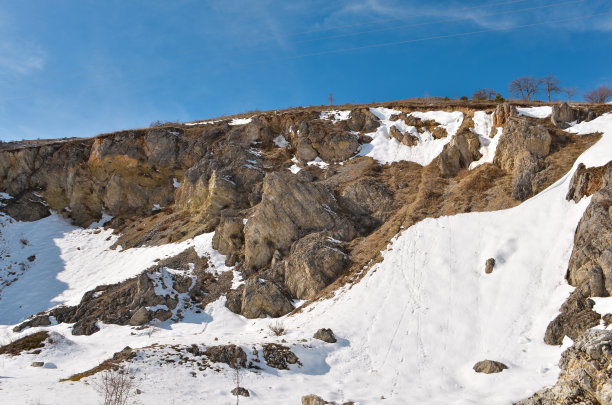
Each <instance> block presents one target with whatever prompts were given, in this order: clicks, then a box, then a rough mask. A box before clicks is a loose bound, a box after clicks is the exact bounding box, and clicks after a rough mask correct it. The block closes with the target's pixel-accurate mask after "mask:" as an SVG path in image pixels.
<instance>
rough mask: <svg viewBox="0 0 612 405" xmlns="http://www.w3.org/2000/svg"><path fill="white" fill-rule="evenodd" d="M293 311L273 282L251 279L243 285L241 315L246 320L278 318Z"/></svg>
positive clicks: (287, 300)
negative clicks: (267, 317)
mask: <svg viewBox="0 0 612 405" xmlns="http://www.w3.org/2000/svg"><path fill="white" fill-rule="evenodd" d="M292 310H293V305H292V304H291V301H290V300H289V298H288V297H287V296H286V295H285V293H284V292H283V291H282V289H281V288H280V287H279V286H278V285H277V284H276V283H274V282H273V281H268V280H264V279H261V278H259V277H251V278H250V279H248V280H247V281H246V283H245V285H244V290H243V293H242V306H241V313H242V315H244V316H245V317H247V318H265V317H266V316H271V317H273V318H278V317H279V316H283V315H285V314H287V313H289V312H291V311H292Z"/></svg>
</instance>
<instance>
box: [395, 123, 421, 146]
mask: <svg viewBox="0 0 612 405" xmlns="http://www.w3.org/2000/svg"><path fill="white" fill-rule="evenodd" d="M389 137H390V138H395V139H397V140H398V141H399V142H400V143H401V144H403V145H406V146H415V145H417V144H418V142H419V138H417V137H416V136H414V135H412V134H411V133H410V132H408V131H406V132H405V133H402V132H401V131H400V130H399V129H397V127H396V126H393V127H391V129H390V130H389Z"/></svg>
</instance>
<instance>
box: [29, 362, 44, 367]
mask: <svg viewBox="0 0 612 405" xmlns="http://www.w3.org/2000/svg"><path fill="white" fill-rule="evenodd" d="M44 365H45V362H44V361H34V362H32V364H30V367H42V366H44Z"/></svg>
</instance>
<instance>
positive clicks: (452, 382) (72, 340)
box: [0, 114, 612, 404]
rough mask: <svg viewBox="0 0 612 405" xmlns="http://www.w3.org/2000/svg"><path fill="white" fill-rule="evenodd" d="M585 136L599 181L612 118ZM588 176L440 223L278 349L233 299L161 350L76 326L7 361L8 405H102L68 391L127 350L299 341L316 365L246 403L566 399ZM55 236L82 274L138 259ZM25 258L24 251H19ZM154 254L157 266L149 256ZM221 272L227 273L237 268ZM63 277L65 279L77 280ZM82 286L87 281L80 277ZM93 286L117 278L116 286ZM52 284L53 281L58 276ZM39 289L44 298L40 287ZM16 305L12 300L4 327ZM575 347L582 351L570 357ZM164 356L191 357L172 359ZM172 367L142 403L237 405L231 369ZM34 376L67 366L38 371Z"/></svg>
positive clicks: (148, 366)
mask: <svg viewBox="0 0 612 405" xmlns="http://www.w3.org/2000/svg"><path fill="white" fill-rule="evenodd" d="M570 130H571V131H572V132H575V133H590V132H594V131H602V132H603V133H604V135H603V137H602V139H601V140H600V141H599V142H598V143H597V144H595V145H594V146H593V147H591V148H590V149H589V150H587V151H586V152H585V153H584V154H583V155H582V156H581V157H580V158H579V159H578V161H577V162H576V165H577V164H578V163H580V162H583V163H585V164H586V166H589V167H590V166H598V165H602V164H605V163H606V162H607V161H608V160H610V157H611V156H610V151H611V150H612V114H607V115H605V116H602V117H600V118H597V119H596V120H593V121H591V122H588V123H583V124H579V125H576V126H574V127H572V128H571V129H570ZM572 173H573V169H572V170H571V171H570V172H569V173H568V174H566V175H565V176H564V177H563V178H562V179H560V180H559V181H558V182H556V183H555V184H553V185H552V186H550V187H549V188H548V189H546V190H545V191H543V192H542V193H540V194H538V195H537V196H535V197H533V198H531V199H530V200H528V201H526V202H524V203H523V204H521V205H519V206H517V207H515V208H512V209H508V210H504V211H497V212H484V213H468V214H462V215H456V216H452V217H441V218H437V219H427V220H424V221H422V222H420V223H418V224H416V225H414V226H412V227H410V228H409V229H405V230H403V232H401V233H400V234H398V235H397V236H396V237H395V238H394V240H393V241H392V242H391V243H390V245H389V246H388V248H387V249H386V250H385V251H384V252H383V257H384V260H383V261H382V262H381V263H379V264H376V265H374V266H373V268H372V269H370V270H369V271H368V272H367V274H365V276H364V277H363V279H362V280H361V281H360V282H358V283H357V284H355V285H353V286H351V287H348V286H347V287H344V288H342V289H340V290H338V291H337V292H336V294H335V297H334V298H331V299H328V300H326V301H321V302H318V303H316V304H313V305H311V306H309V307H307V308H305V310H304V311H302V312H301V313H299V314H296V315H294V316H289V317H285V318H284V319H283V320H282V321H283V322H284V326H285V328H286V329H287V330H288V334H287V335H285V336H282V337H271V336H270V333H269V332H268V330H267V326H268V325H269V324H270V323H274V322H276V321H277V320H272V319H257V320H248V319H245V318H243V317H241V316H237V315H235V314H233V313H231V312H230V311H228V310H227V309H226V308H225V307H224V298H221V299H220V300H218V301H216V302H215V303H213V304H211V305H209V306H208V307H207V309H206V311H205V312H204V313H202V314H195V313H194V314H187V316H186V318H185V321H184V322H181V323H177V324H169V323H164V324H162V325H160V328H159V330H156V331H155V332H154V333H153V334H151V335H150V336H149V334H148V333H147V331H146V330H144V331H142V330H140V331H139V330H135V329H133V328H130V327H120V326H115V325H101V326H102V328H101V331H100V332H98V333H96V334H94V335H92V336H89V337H88V336H72V335H70V332H69V326H68V325H55V326H52V327H50V328H47V329H50V330H53V331H56V332H58V333H61V334H63V335H64V336H65V337H66V339H65V340H62V339H60V340H59V343H57V344H55V345H54V346H53V348H52V349H50V350H45V351H43V352H42V353H41V354H40V355H22V356H18V357H12V358H11V357H5V356H3V357H2V362H1V363H0V403H10V404H21V403H23V404H25V403H32V402H36V401H40V403H45V404H60V403H80V404H95V403H98V397H97V396H96V394H95V392H94V391H93V389H92V387H91V385H87V384H85V383H84V382H80V383H58V382H57V381H58V379H59V378H63V377H67V376H69V375H71V374H72V373H75V372H80V371H84V370H86V369H88V368H90V367H93V366H95V365H97V364H99V363H100V362H101V361H102V360H104V359H106V358H108V357H110V356H111V355H112V353H114V352H116V351H119V350H121V349H122V348H123V347H124V346H126V345H129V346H131V347H133V348H135V347H144V346H150V345H152V344H153V343H159V344H162V345H163V344H192V343H195V344H200V345H213V344H225V343H236V344H240V345H241V346H242V347H243V348H244V349H245V351H247V352H248V353H249V356H250V357H251V358H252V356H253V355H252V354H250V353H252V351H253V347H255V348H256V349H259V354H260V356H261V349H260V348H261V344H262V343H265V342H278V341H280V339H285V340H286V341H287V343H286V344H287V345H290V346H291V347H292V350H294V352H295V353H296V355H297V356H298V357H299V358H300V360H301V362H302V363H303V366H302V367H298V366H295V365H294V366H291V369H290V370H285V371H279V370H275V369H271V368H269V367H267V366H265V365H264V367H263V369H262V370H261V371H259V372H258V373H255V372H245V373H243V382H242V384H241V385H242V386H244V387H246V388H248V389H249V390H251V397H250V398H241V399H240V402H241V403H244V404H299V403H300V398H301V396H302V395H305V394H310V393H316V394H318V395H320V396H322V397H324V398H325V399H327V400H334V401H348V400H353V401H356V403H359V404H371V403H389V404H412V403H426V404H510V403H512V402H513V401H516V400H518V399H521V398H524V397H526V396H528V395H530V394H532V393H533V392H534V391H536V390H538V389H540V388H542V387H543V386H544V385H550V384H553V383H554V382H555V380H556V378H557V376H558V371H559V370H558V367H557V366H556V364H557V362H558V360H559V356H560V353H561V352H562V350H563V348H562V347H552V346H547V345H545V344H544V343H543V335H544V331H545V328H546V325H547V324H548V322H549V321H550V320H551V319H553V317H554V316H555V315H556V313H557V311H558V308H559V306H560V305H561V303H562V302H563V300H564V299H565V298H566V297H567V295H568V294H569V293H570V291H571V290H572V288H571V287H569V286H568V285H567V284H566V283H565V281H564V273H565V270H566V267H567V262H568V259H569V255H570V253H571V249H572V245H573V235H574V230H575V228H576V225H577V223H578V221H579V219H580V217H581V216H582V213H583V212H584V210H585V208H586V206H587V205H588V203H589V198H586V199H583V200H582V201H580V202H579V203H578V204H575V203H574V202H568V201H566V200H565V194H566V192H567V187H568V184H569V181H570V178H571V175H572ZM43 221H47V222H41V221H39V222H37V223H36V224H35V225H36V226H37V227H38V229H40V230H39V232H40V234H41V236H40V240H38V239H36V241H37V242H38V241H40V242H41V243H42V242H44V241H47V242H45V243H47V245H44V246H47V248H46V249H48V250H49V253H48V256H47V257H48V259H49V260H51V259H52V256H53V252H52V251H51V249H53V247H52V246H55V249H56V251H55V254H56V255H57V257H58V258H59V260H64V261H66V263H71V262H72V263H75V264H74V265H75V266H76V263H77V262H78V261H79V259H78V254H77V253H76V252H73V251H67V249H68V246H73V247H74V245H75V243H74V241H71V240H70V238H71V237H75V238H77V239H78V240H80V241H81V243H82V246H81V249H82V250H83V249H84V247H85V248H86V252H89V249H97V250H95V252H97V253H96V254H99V255H110V256H108V258H107V257H106V256H101V257H102V258H104V260H110V258H111V257H113V258H114V260H115V262H114V263H115V264H113V265H112V266H113V267H112V269H113V270H112V271H113V272H119V271H122V270H121V269H123V268H124V267H128V266H127V264H128V263H132V264H133V263H134V262H135V260H136V259H134V258H133V257H132V256H130V253H129V252H130V250H127V251H125V252H118V251H117V252H115V251H113V253H110V252H106V251H105V250H104V249H103V247H104V246H106V245H104V244H102V241H104V238H103V236H104V235H102V236H100V235H101V234H97V235H96V234H80V232H84V231H82V230H80V231H77V230H75V229H74V228H72V227H70V226H68V225H65V224H62V222H61V221H62V220H61V219H60V218H58V217H51V218H50V219H47V220H43ZM12 226H19V227H23V228H19V229H20V232H22V234H24V235H26V234H27V235H29V237H30V238H32V240H33V241H34V239H33V238H34V235H33V234H31V233H28V229H30V228H27V226H30V227H31V229H32V230H31V232H34V231H33V229H34V226H33V225H31V224H30V225H25V224H19V223H17V224H12ZM14 229H18V228H14ZM3 232H4V231H3ZM3 234H4V235H6V233H3ZM19 235H20V234H19ZM19 235H18V234H15V236H14V238H18V237H19ZM77 236H78V237H77ZM11 237H12V236H11ZM97 237H99V238H100V239H99V240H98V239H95V238H97ZM208 237H209V236H207V235H202V236H201V239H198V238H196V239H198V240H193V241H189V242H187V243H186V246H187V245H188V244H193V245H195V246H196V247H197V250H198V253H199V254H214V252H212V251H211V250H210V248H209V247H208V241H207V239H206V238H208ZM12 238H13V237H12ZM199 238H200V237H199ZM94 239H95V240H94ZM98 244H100V246H99V247H95V248H94V245H95V246H97V245H98ZM181 247H182V246H181ZM181 247H179V246H178V245H175V246H173V247H172V249H176V250H178V249H180V248H181ZM11 248H14V249H21V248H20V247H19V246H18V245H17V246H13V245H11ZM24 249H25V248H24ZM146 249H147V248H145V251H146ZM156 249H159V248H156ZM169 249H170V248H169ZM90 253H91V254H94V250H92V251H91V252H90ZM23 254H24V255H25V254H28V252H25V253H23ZM71 254H74V256H70V255H71ZM139 254H142V255H143V256H142V257H143V258H147V260H148V256H147V255H148V253H144V252H142V253H139ZM158 254H159V255H160V256H161V255H163V252H162V251H158ZM112 255H116V256H112ZM122 255H123V256H122ZM92 257H96V256H84V258H87V259H86V260H93V259H92ZM215 257H216V260H218V262H219V263H220V262H221V260H222V257H221V256H215ZM489 257H494V258H495V259H496V261H497V264H496V266H495V269H494V271H493V273H492V274H485V273H484V263H485V260H486V259H487V258H489ZM122 258H125V259H122ZM37 260H38V259H37ZM84 261H85V260H84ZM143 261H144V259H143ZM57 263H58V265H60V268H59V270H57V271H56V273H55V274H56V275H57V276H58V279H59V275H61V274H63V272H64V271H66V270H65V268H64V270H62V267H61V264H60V263H59V262H57ZM121 263H124V265H121ZM81 264H82V265H85V263H83V262H81ZM65 266H66V268H67V267H70V265H69V264H67V265H65ZM126 271H127V270H126ZM131 271H132V270H130V272H131ZM134 271H135V270H134ZM49 272H51V270H49ZM73 272H74V273H73ZM67 274H77V273H76V270H69V271H68V273H67ZM126 274H127V273H122V275H121V277H126ZM79 277H85V275H84V274H81V275H80V276H79ZM79 277H76V276H75V280H76V279H78V278H79ZM92 277H95V278H98V277H102V273H96V274H93V275H92ZM47 278H48V279H49V280H52V279H53V277H51V276H50V275H48V276H47ZM63 280H64V281H59V280H58V281H57V283H58V286H56V287H55V288H56V290H54V292H53V294H48V296H53V297H56V296H61V297H64V298H63V299H68V297H72V296H75V295H76V291H77V290H78V288H77V285H76V284H74V283H76V281H74V282H73V281H72V278H70V277H64V278H63ZM92 282H93V280H92ZM62 283H67V285H63V284H62ZM15 285H17V284H15ZM38 288H43V287H42V286H40V285H34V287H33V289H38ZM79 288H84V286H83V287H79ZM65 291H71V292H70V293H65V294H64V292H65ZM54 294H55V295H54ZM45 300H47V298H45ZM45 300H43V302H45V303H46V301H45ZM607 300H609V298H605V299H600V300H598V305H609V303H607ZM5 305H6V302H5V300H4V298H3V300H2V301H0V308H1V309H2V314H4V313H5V311H6V310H5V308H6V307H5ZM11 310H12V308H11ZM7 318H9V317H7V316H6V315H3V321H2V322H3V323H7ZM8 323H10V322H8ZM11 327H12V325H2V326H0V340H5V341H6V340H8V339H15V338H16V337H18V336H21V335H23V334H24V333H29V331H27V332H22V333H21V334H14V333H12V332H11V331H10V329H11ZM321 327H331V328H332V329H333V330H334V332H335V333H336V335H337V337H338V338H339V341H338V343H336V344H333V345H332V344H327V343H323V342H320V341H317V340H312V339H311V337H312V334H313V333H314V331H316V330H317V329H318V328H321ZM302 339H306V342H303V341H302ZM569 343H570V342H569V341H567V339H566V342H565V346H567V345H568V344H569ZM147 350H152V349H147ZM159 351H160V353H161V352H167V355H170V356H175V357H176V355H175V354H173V352H172V351H171V350H170V349H169V348H160V349H159ZM160 353H158V354H157V355H155V356H152V357H144V356H141V358H139V359H138V360H137V361H135V362H134V364H133V365H132V367H133V368H134V373H135V376H136V382H137V385H138V387H139V388H140V389H141V390H142V391H143V393H142V394H141V395H140V396H139V398H138V399H139V400H140V401H141V402H142V403H146V404H169V403H200V402H205V403H212V404H224V403H231V402H233V398H232V396H231V395H230V394H229V391H230V390H231V388H232V387H233V383H232V373H231V371H230V370H229V369H228V368H227V367H226V366H223V367H220V368H221V370H222V371H221V372H216V371H214V370H205V371H199V370H197V368H191V367H190V366H189V365H183V366H179V365H176V364H175V363H171V364H165V363H164V365H161V366H160V365H159V364H158V363H157V362H156V358H159V357H156V356H161V355H162V354H160ZM483 359H492V360H499V361H502V362H504V363H505V364H507V365H508V366H509V369H508V370H505V371H504V372H502V373H500V374H494V375H482V374H476V373H474V372H473V371H472V369H471V367H472V366H473V364H474V363H476V362H477V361H480V360H483ZM32 361H45V362H49V363H51V366H49V367H50V368H31V367H29V366H28V365H29V364H30V363H31V362H32ZM192 372H193V373H195V376H194V375H193V374H191V373H192ZM90 380H91V379H90ZM382 397H384V398H385V400H384V401H383V400H382V399H381V398H382Z"/></svg>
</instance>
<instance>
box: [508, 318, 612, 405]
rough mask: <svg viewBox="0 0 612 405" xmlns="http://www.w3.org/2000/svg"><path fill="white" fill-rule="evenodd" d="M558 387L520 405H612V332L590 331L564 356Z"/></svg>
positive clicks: (578, 339) (546, 390)
mask: <svg viewBox="0 0 612 405" xmlns="http://www.w3.org/2000/svg"><path fill="white" fill-rule="evenodd" d="M559 367H560V368H561V374H560V375H559V379H558V380H557V383H556V384H555V385H554V386H553V387H551V388H546V389H544V390H542V391H539V392H537V393H535V394H534V395H533V396H531V397H530V398H528V399H525V400H523V401H520V402H518V403H517V405H548V404H584V405H601V404H610V403H612V380H611V379H610V369H611V368H612V332H611V331H607V330H589V331H587V332H585V333H583V334H582V335H580V337H578V338H577V339H576V341H575V342H574V344H573V345H572V346H571V347H570V348H569V349H567V350H566V351H565V352H563V354H562V355H561V361H560V362H559Z"/></svg>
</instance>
